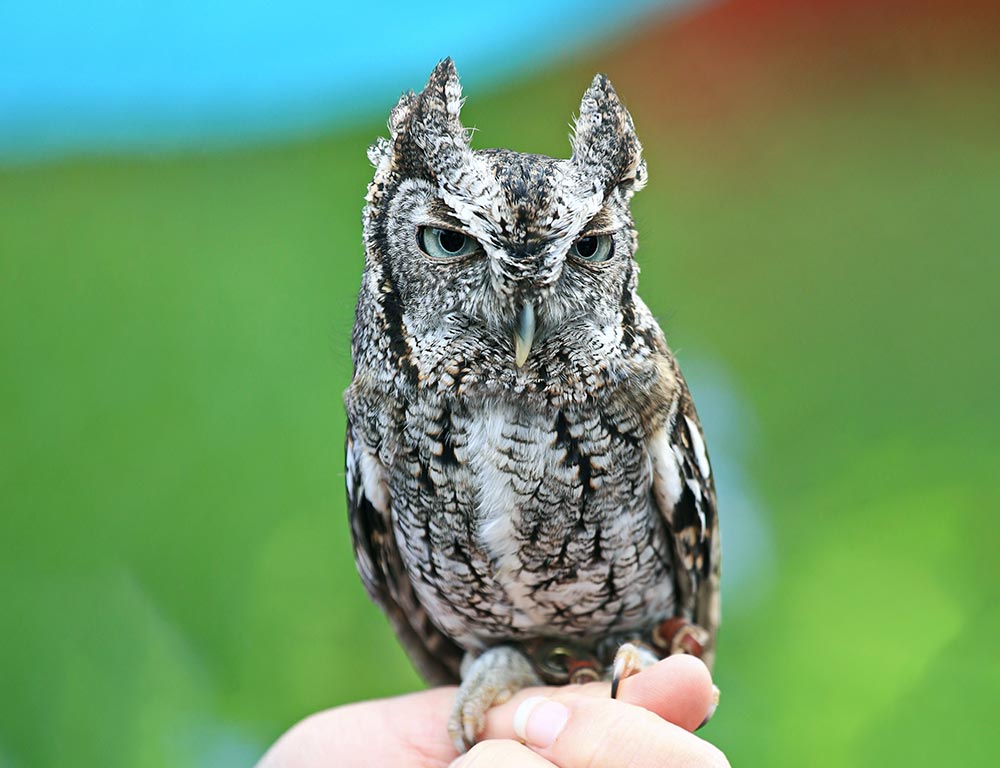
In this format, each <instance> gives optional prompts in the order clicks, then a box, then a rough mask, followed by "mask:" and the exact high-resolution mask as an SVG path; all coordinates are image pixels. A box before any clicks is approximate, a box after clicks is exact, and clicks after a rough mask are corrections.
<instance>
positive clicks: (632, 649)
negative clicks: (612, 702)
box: [611, 643, 660, 699]
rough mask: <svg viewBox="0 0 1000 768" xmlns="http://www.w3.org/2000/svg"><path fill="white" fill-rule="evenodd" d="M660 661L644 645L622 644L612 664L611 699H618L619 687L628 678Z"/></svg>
mask: <svg viewBox="0 0 1000 768" xmlns="http://www.w3.org/2000/svg"><path fill="white" fill-rule="evenodd" d="M659 660H660V657H659V656H657V655H656V654H655V653H654V652H653V651H652V650H650V649H649V648H647V647H645V646H644V645H637V644H635V643H622V644H621V646H619V648H618V652H617V653H616V654H615V660H614V662H613V663H612V664H611V698H612V699H616V698H618V686H619V685H621V682H622V680H624V679H625V678H626V677H631V676H632V675H634V674H635V673H636V672H642V670H644V669H646V667H651V666H653V665H654V664H655V663H656V662H658V661H659Z"/></svg>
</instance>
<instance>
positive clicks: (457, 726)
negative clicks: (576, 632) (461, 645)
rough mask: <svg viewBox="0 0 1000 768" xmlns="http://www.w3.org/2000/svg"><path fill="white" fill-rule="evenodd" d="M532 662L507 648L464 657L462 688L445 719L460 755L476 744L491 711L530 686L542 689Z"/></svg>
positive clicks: (503, 647)
mask: <svg viewBox="0 0 1000 768" xmlns="http://www.w3.org/2000/svg"><path fill="white" fill-rule="evenodd" d="M541 684H542V681H541V679H540V678H539V677H538V675H537V674H536V673H535V670H534V669H533V668H532V666H531V662H529V661H528V658H527V657H526V656H525V655H524V654H523V653H521V652H520V651H517V650H515V649H514V648H511V647H510V646H504V645H501V646H498V647H496V648H490V649H489V650H488V651H485V652H484V653H482V654H481V655H480V656H478V657H475V658H473V657H472V656H470V655H466V657H465V660H464V661H463V663H462V684H461V685H460V686H459V688H458V693H457V694H455V704H454V706H453V707H452V710H451V717H450V718H449V719H448V734H449V735H450V736H451V740H452V743H454V745H455V748H456V749H457V750H458V751H459V752H465V751H466V750H468V749H471V748H472V745H473V744H475V743H476V740H477V739H478V737H479V734H481V733H482V732H483V728H484V727H485V726H486V713H487V712H488V711H489V709H490V707H494V706H496V705H498V704H503V703H504V702H505V701H507V700H508V699H509V698H510V697H511V696H513V695H514V694H515V693H517V692H518V691H519V690H521V689H522V688H527V687H528V686H529V685H541Z"/></svg>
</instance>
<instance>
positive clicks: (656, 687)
mask: <svg viewBox="0 0 1000 768" xmlns="http://www.w3.org/2000/svg"><path fill="white" fill-rule="evenodd" d="M618 698H619V699H620V700H621V701H625V702H628V703H629V704H635V705H636V706H639V707H642V708H643V709H648V710H649V711H650V712H654V713H656V714H657V715H659V716H660V717H662V718H663V719H664V720H667V721H668V722H671V723H673V724H674V725H679V726H680V727H681V728H684V729H685V730H688V731H694V730H695V729H696V728H698V726H700V725H701V724H702V723H703V722H704V721H705V718H706V717H708V716H709V715H710V714H711V709H712V706H713V704H714V701H715V695H714V693H713V689H712V673H711V672H709V671H708V667H706V666H705V662H703V661H702V660H701V659H699V658H698V657H696V656H689V655H687V654H677V655H674V656H668V657H667V658H665V659H663V660H662V661H659V662H657V663H656V664H654V665H653V666H651V667H649V668H648V669H645V670H643V671H642V672H640V673H639V674H637V675H633V676H631V677H628V678H626V679H625V680H623V681H622V682H621V684H620V685H619V688H618Z"/></svg>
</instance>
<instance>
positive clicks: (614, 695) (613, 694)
mask: <svg viewBox="0 0 1000 768" xmlns="http://www.w3.org/2000/svg"><path fill="white" fill-rule="evenodd" d="M620 682H621V678H620V677H618V675H615V676H614V677H612V678H611V698H612V699H617V698H618V683H620Z"/></svg>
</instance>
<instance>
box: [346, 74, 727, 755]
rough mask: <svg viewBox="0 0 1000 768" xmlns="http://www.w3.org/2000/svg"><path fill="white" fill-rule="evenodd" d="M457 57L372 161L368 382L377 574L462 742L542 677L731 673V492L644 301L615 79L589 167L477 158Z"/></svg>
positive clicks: (400, 114)
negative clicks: (702, 668)
mask: <svg viewBox="0 0 1000 768" xmlns="http://www.w3.org/2000/svg"><path fill="white" fill-rule="evenodd" d="M462 101H463V99H462V91H461V86H460V84H459V80H458V75H457V73H456V71H455V67H454V64H453V63H452V61H451V60H450V59H445V60H444V61H442V62H441V63H440V64H439V65H438V66H437V67H436V68H435V70H434V71H433V72H432V74H431V76H430V78H429V80H428V82H427V85H426V86H425V87H424V89H423V90H422V91H421V92H420V93H419V94H414V93H413V92H409V93H406V94H404V95H403V96H402V98H401V99H400V100H399V103H398V104H397V105H396V107H395V108H394V109H393V110H392V112H391V114H390V116H389V133H390V138H389V139H379V140H378V141H377V142H376V143H375V144H374V145H373V146H372V147H371V148H370V150H369V158H370V160H371V161H372V163H373V165H374V166H375V176H374V178H373V180H372V182H371V184H370V185H369V187H368V194H367V197H366V203H367V204H366V206H365V208H364V213H363V227H364V245H365V267H364V273H363V277H362V284H361V289H360V295H359V297H358V303H357V310H356V315H355V325H354V331H353V335H352V353H353V360H354V375H353V379H352V381H351V384H350V387H349V388H348V390H347V392H346V394H345V403H346V409H347V445H346V457H347V458H346V469H347V471H346V476H347V491H348V507H349V515H350V523H351V531H352V538H353V544H354V552H355V561H356V565H357V568H358V571H359V573H360V575H361V579H362V581H363V582H364V585H365V587H366V589H367V591H368V594H369V595H370V596H371V598H372V599H373V600H374V601H375V602H376V603H377V604H378V605H379V606H380V607H381V608H382V610H383V611H384V612H385V613H386V615H387V616H388V618H389V621H390V622H391V624H392V626H393V628H394V629H395V631H396V634H397V635H398V637H399V639H400V641H401V642H402V644H403V645H404V646H405V648H406V650H407V652H408V654H409V656H410V658H411V660H412V661H413V663H414V665H415V667H416V668H417V669H418V671H419V672H420V673H421V674H422V675H423V676H424V677H425V678H426V680H427V681H428V682H429V683H431V684H450V683H460V687H459V689H458V693H457V696H456V700H455V706H454V711H453V713H452V716H451V719H450V722H449V725H448V728H449V731H450V734H451V737H452V739H453V740H454V742H455V744H456V746H457V747H458V748H459V749H460V750H461V749H464V748H468V747H469V746H470V745H471V744H473V743H474V742H475V740H476V738H477V737H478V736H479V734H480V733H481V729H482V727H483V725H484V718H485V713H486V712H487V711H488V709H489V708H490V707H491V706H493V705H495V704H498V703H500V702H502V701H504V700H505V699H507V698H509V697H510V696H511V695H512V694H513V693H515V692H516V691H517V690H519V689H520V688H522V687H525V686H528V685H536V684H543V683H544V684H562V683H570V682H585V681H588V680H598V679H609V678H610V679H612V695H615V691H616V689H617V685H618V682H619V681H620V680H621V679H623V678H624V677H625V676H627V675H628V674H631V673H632V672H634V671H636V670H638V669H640V668H642V667H644V666H646V665H648V664H650V663H652V662H653V661H655V660H656V659H658V658H661V657H663V656H665V655H668V654H670V653H678V652H686V653H696V654H698V655H700V656H701V657H702V658H703V659H704V660H705V661H706V663H709V664H711V662H712V659H713V656H714V647H715V635H716V630H717V628H718V624H719V572H720V571H719V565H720V541H719V528H718V518H717V516H716V502H715V490H714V486H713V479H712V470H711V466H710V464H709V458H708V452H707V450H706V448H705V440H704V438H703V436H702V430H701V426H700V424H699V421H698V416H697V415H696V413H695V409H694V404H693V403H692V400H691V395H690V393H689V391H688V388H687V385H686V384H685V382H684V378H683V377H682V375H681V372H680V369H679V367H678V365H677V361H676V360H675V359H674V357H673V355H672V354H671V352H670V350H669V349H668V348H667V345H666V341H665V339H664V335H663V332H662V331H661V330H660V327H659V326H658V325H657V323H656V320H655V319H654V318H653V316H652V315H651V313H650V311H649V309H648V308H647V307H646V305H645V304H644V303H643V301H642V299H640V298H639V296H638V294H637V293H636V283H637V275H638V272H639V268H638V265H637V264H636V261H635V252H636V247H637V235H636V230H635V227H634V224H633V220H632V215H631V213H630V209H629V206H630V201H631V199H632V196H633V195H634V194H635V192H637V191H638V190H639V189H641V188H642V186H643V185H644V183H645V182H646V166H645V163H644V162H643V160H642V154H641V146H640V144H639V141H638V139H637V138H636V134H635V129H634V127H633V124H632V119H631V117H630V115H629V113H628V112H627V111H626V110H625V108H624V107H623V106H622V104H621V102H620V101H619V99H618V96H617V95H616V93H615V91H614V89H613V88H612V87H611V83H610V82H609V81H608V79H607V78H606V77H604V76H603V75H598V76H597V77H595V78H594V80H593V83H592V84H591V85H590V87H589V89H588V90H587V91H586V93H585V94H584V96H583V101H582V103H581V105H580V111H579V117H578V118H577V120H576V123H575V127H574V133H573V136H572V139H571V141H572V156H571V157H570V159H568V160H559V159H553V158H550V157H544V156H541V155H533V154H521V153H518V152H513V151H509V150H506V149H482V150H473V149H472V147H471V145H470V134H469V131H467V130H466V129H465V128H464V127H463V126H462V123H461V122H460V120H459V112H460V110H461V107H462Z"/></svg>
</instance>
